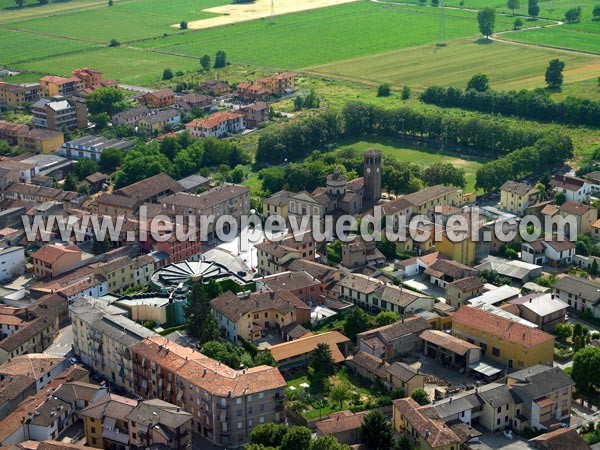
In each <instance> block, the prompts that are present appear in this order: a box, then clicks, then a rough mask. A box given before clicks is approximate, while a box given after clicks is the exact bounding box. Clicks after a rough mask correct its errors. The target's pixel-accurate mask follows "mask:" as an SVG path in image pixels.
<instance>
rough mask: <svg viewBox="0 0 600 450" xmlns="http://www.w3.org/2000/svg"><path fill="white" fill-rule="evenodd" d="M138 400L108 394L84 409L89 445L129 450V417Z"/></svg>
mask: <svg viewBox="0 0 600 450" xmlns="http://www.w3.org/2000/svg"><path fill="white" fill-rule="evenodd" d="M137 403H138V402H137V400H133V399H130V398H127V397H122V396H120V395H116V394H113V393H110V394H106V395H105V396H104V397H101V398H100V399H98V400H97V401H95V402H93V403H91V404H90V405H88V406H87V407H86V408H84V409H82V410H81V411H80V412H79V414H80V416H81V417H83V423H84V431H85V439H86V443H87V445H89V446H90V447H94V448H104V449H111V448H115V449H124V450H126V449H129V448H130V442H129V432H130V431H129V421H128V420H127V416H128V415H129V413H131V412H132V411H133V409H134V408H135V407H136V405H137Z"/></svg>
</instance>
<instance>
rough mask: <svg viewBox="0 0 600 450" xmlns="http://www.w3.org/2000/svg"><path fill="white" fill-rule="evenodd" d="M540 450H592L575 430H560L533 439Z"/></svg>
mask: <svg viewBox="0 0 600 450" xmlns="http://www.w3.org/2000/svg"><path fill="white" fill-rule="evenodd" d="M531 441H532V442H533V445H534V447H535V448H537V449H540V450H592V448H593V447H590V446H589V445H588V443H587V442H586V441H585V440H584V439H583V438H582V437H581V435H580V434H579V433H578V432H577V430H576V429H575V428H559V429H558V430H554V431H551V432H550V433H546V434H542V435H541V436H537V437H534V438H533V439H531Z"/></svg>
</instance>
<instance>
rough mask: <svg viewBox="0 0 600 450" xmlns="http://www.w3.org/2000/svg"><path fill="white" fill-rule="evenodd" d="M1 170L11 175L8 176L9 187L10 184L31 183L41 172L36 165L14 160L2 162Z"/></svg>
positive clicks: (0, 162) (0, 164)
mask: <svg viewBox="0 0 600 450" xmlns="http://www.w3.org/2000/svg"><path fill="white" fill-rule="evenodd" d="M0 168H2V169H4V170H6V171H7V172H8V173H10V176H7V178H8V181H9V186H10V183H31V180H32V178H33V177H35V176H36V175H37V174H38V173H39V171H40V169H39V168H38V167H36V165H35V164H31V163H27V162H23V161H16V160H13V159H5V160H0ZM7 187H8V186H7Z"/></svg>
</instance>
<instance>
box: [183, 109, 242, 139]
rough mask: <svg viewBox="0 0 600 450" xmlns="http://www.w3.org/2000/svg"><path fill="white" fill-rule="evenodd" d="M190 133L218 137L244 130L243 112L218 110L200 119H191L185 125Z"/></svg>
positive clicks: (199, 136)
mask: <svg viewBox="0 0 600 450" xmlns="http://www.w3.org/2000/svg"><path fill="white" fill-rule="evenodd" d="M185 127H186V129H187V130H188V131H189V132H190V134H191V135H192V136H194V137H197V138H205V137H209V136H212V137H216V138H220V137H223V136H226V135H229V134H235V133H239V132H241V131H243V130H244V128H245V125H244V114H242V113H238V112H226V111H220V112H217V113H214V114H213V115H212V116H210V117H208V118H206V119H203V120H200V119H196V120H192V121H191V122H189V123H187V124H186V125H185Z"/></svg>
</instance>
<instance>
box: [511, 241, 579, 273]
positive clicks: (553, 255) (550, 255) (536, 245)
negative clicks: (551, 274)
mask: <svg viewBox="0 0 600 450" xmlns="http://www.w3.org/2000/svg"><path fill="white" fill-rule="evenodd" d="M574 257H575V243H574V242H571V241H570V240H567V238H566V237H565V239H564V240H563V241H559V240H557V239H554V240H542V239H538V240H537V241H532V242H523V243H522V244H521V259H522V260H523V261H524V262H526V263H529V264H536V265H543V264H550V265H552V266H554V267H557V266H559V265H568V264H571V263H572V262H573V258H574Z"/></svg>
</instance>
